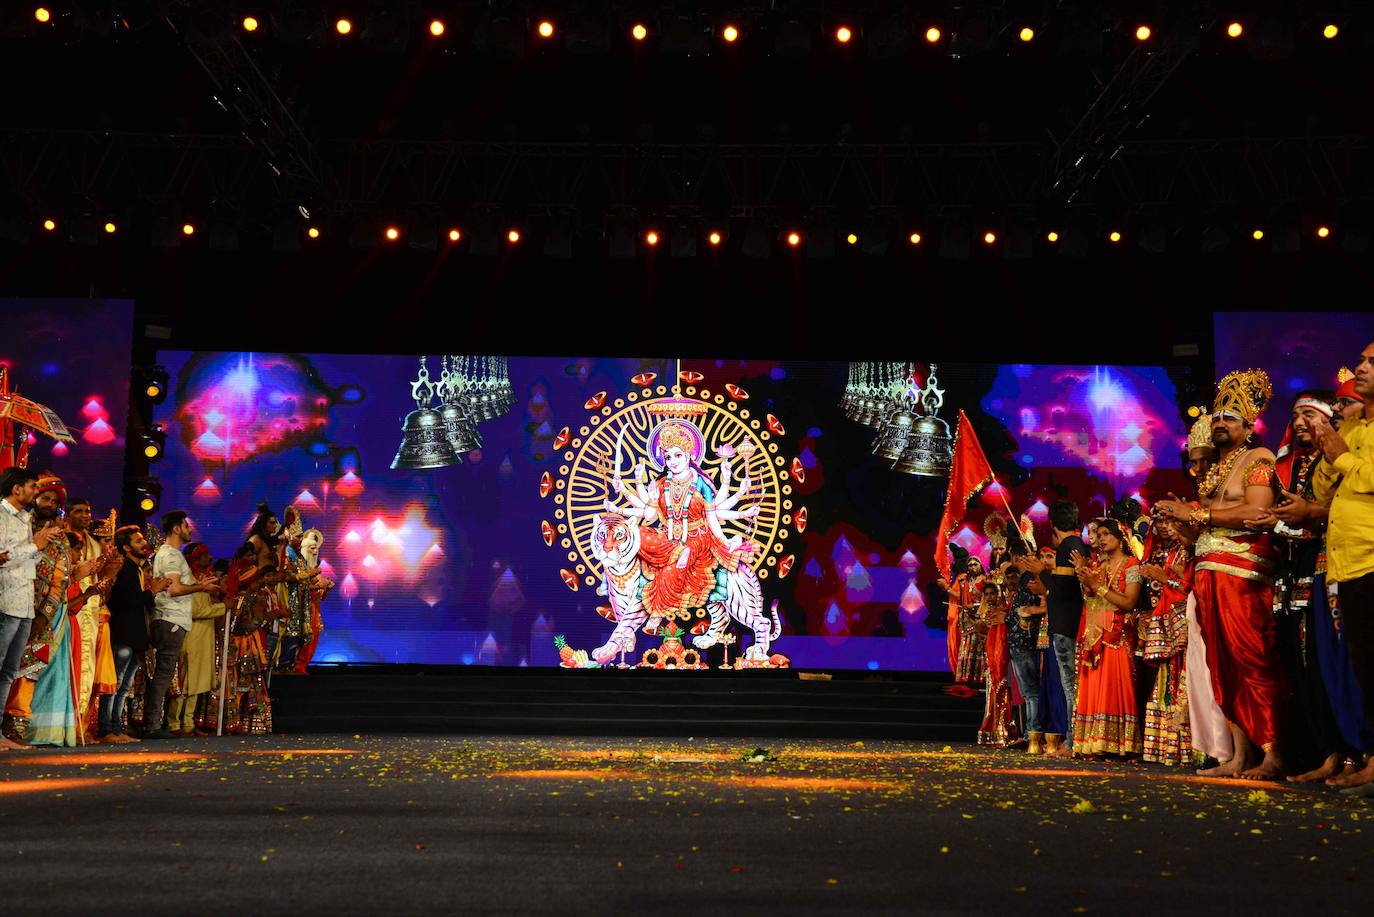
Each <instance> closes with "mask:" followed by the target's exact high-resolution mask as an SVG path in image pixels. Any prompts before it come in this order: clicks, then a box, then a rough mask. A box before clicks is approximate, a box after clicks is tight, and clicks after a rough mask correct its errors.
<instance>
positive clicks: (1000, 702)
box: [975, 567, 1020, 747]
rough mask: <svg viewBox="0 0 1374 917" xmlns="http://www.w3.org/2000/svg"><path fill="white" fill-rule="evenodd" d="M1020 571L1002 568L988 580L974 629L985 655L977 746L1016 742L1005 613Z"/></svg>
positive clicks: (1000, 745) (1002, 744)
mask: <svg viewBox="0 0 1374 917" xmlns="http://www.w3.org/2000/svg"><path fill="white" fill-rule="evenodd" d="M1019 575H1020V574H1019V571H1016V570H1010V569H1008V568H1005V567H1004V568H1003V569H1001V570H998V571H996V572H994V573H993V574H992V575H991V576H989V577H988V585H987V586H986V587H985V588H984V590H983V597H982V601H981V602H980V604H979V609H978V621H977V623H976V625H975V627H976V628H977V629H978V630H980V631H982V633H983V639H984V646H985V647H986V653H987V665H986V666H985V669H984V671H985V675H984V679H983V687H984V691H985V694H984V701H983V704H984V706H983V722H982V725H981V726H979V727H978V744H979V745H996V746H998V747H1005V746H1007V745H1010V744H1011V743H1012V742H1014V741H1015V740H1016V739H1017V736H1018V732H1017V729H1016V724H1015V723H1014V722H1013V721H1012V717H1011V711H1012V706H1013V704H1012V690H1011V653H1010V648H1009V647H1008V645H1007V612H1008V611H1009V608H1010V601H1011V596H1012V595H1013V594H1014V593H1015V592H1016V589H1017V586H1018V583H1017V577H1019Z"/></svg>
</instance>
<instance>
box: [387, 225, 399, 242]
mask: <svg viewBox="0 0 1374 917" xmlns="http://www.w3.org/2000/svg"><path fill="white" fill-rule="evenodd" d="M386 238H387V241H389V242H395V241H396V240H397V239H399V238H401V231H400V230H399V229H397V228H396V227H395V226H388V227H387V228H386Z"/></svg>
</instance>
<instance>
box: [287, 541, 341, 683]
mask: <svg viewBox="0 0 1374 917" xmlns="http://www.w3.org/2000/svg"><path fill="white" fill-rule="evenodd" d="M323 545H324V533H322V532H321V531H320V530H319V529H307V530H306V531H305V532H304V534H302V535H301V549H300V554H301V558H302V560H303V561H304V562H305V569H306V571H307V572H308V573H309V574H310V576H311V578H310V579H309V580H308V585H309V587H310V637H309V639H308V640H307V641H306V642H305V644H304V645H303V646H302V647H301V649H300V652H298V653H297V654H296V663H295V666H294V667H293V671H294V672H295V673H296V674H297V675H304V674H306V668H307V666H309V665H310V661H311V660H312V659H314V658H315V650H316V648H317V647H319V645H320V635H321V634H322V633H324V617H323V615H321V614H320V606H321V605H322V604H323V603H324V600H325V597H326V596H328V595H329V593H330V592H331V591H333V589H334V582H333V580H330V579H328V578H327V577H325V576H322V575H319V572H320V548H321V547H322V546H323Z"/></svg>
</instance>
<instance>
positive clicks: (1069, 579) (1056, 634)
mask: <svg viewBox="0 0 1374 917" xmlns="http://www.w3.org/2000/svg"><path fill="white" fill-rule="evenodd" d="M1050 529H1051V531H1052V532H1053V535H1052V537H1051V540H1050V543H1051V544H1052V545H1053V546H1054V552H1055V553H1054V566H1053V567H1052V568H1050V569H1048V570H1046V571H1045V572H1043V573H1042V574H1040V576H1041V580H1042V581H1043V582H1044V583H1045V586H1046V587H1047V588H1048V589H1049V594H1048V595H1047V596H1046V599H1045V604H1046V606H1047V607H1048V608H1049V630H1050V641H1051V643H1052V644H1053V646H1054V658H1055V661H1056V662H1058V663H1059V680H1060V683H1061V684H1062V685H1063V686H1064V699H1065V700H1066V701H1067V702H1068V705H1069V733H1068V735H1066V736H1064V744H1063V745H1062V746H1061V747H1060V748H1058V749H1056V750H1055V751H1052V752H1050V754H1051V755H1053V756H1054V757H1057V758H1069V757H1072V756H1073V750H1072V748H1071V746H1070V743H1071V742H1072V736H1073V711H1074V708H1075V706H1077V699H1078V625H1079V622H1080V621H1081V620H1082V618H1083V592H1082V590H1081V589H1080V588H1079V585H1078V575H1077V573H1076V572H1075V570H1074V566H1073V555H1074V554H1075V553H1077V554H1081V555H1082V556H1084V557H1087V556H1088V546H1087V545H1086V544H1084V543H1083V539H1082V538H1081V537H1080V535H1079V533H1080V532H1081V531H1082V525H1081V524H1080V522H1079V520H1078V507H1077V506H1075V505H1074V504H1073V503H1072V502H1071V501H1069V500H1057V501H1055V503H1054V505H1053V506H1051V507H1050Z"/></svg>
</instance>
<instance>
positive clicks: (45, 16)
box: [33, 6, 52, 22]
mask: <svg viewBox="0 0 1374 917" xmlns="http://www.w3.org/2000/svg"><path fill="white" fill-rule="evenodd" d="M33 18H34V19H37V20H38V21H39V22H47V21H49V20H50V19H52V11H51V10H49V9H48V8H47V7H46V6H40V7H39V8H38V9H36V10H34V11H33Z"/></svg>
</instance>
